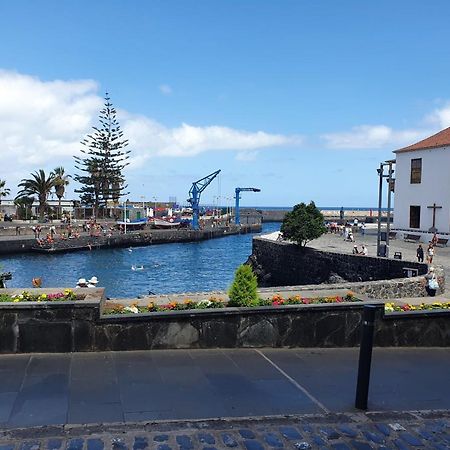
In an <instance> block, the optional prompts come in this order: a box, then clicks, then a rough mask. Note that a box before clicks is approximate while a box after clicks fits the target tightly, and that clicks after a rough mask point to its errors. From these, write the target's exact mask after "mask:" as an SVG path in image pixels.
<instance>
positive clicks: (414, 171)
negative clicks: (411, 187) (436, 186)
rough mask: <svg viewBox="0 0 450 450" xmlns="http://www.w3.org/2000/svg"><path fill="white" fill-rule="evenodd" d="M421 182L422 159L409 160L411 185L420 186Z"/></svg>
mask: <svg viewBox="0 0 450 450" xmlns="http://www.w3.org/2000/svg"><path fill="white" fill-rule="evenodd" d="M421 181H422V158H416V159H412V160H411V184H420V183H421Z"/></svg>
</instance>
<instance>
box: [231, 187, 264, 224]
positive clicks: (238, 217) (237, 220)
mask: <svg viewBox="0 0 450 450" xmlns="http://www.w3.org/2000/svg"><path fill="white" fill-rule="evenodd" d="M243 191H244V192H246V191H247V192H261V189H258V188H240V187H237V188H236V189H235V190H234V192H235V193H236V197H235V198H236V206H235V209H234V223H235V224H236V225H240V224H241V214H240V211H239V200H240V199H241V195H240V194H241V192H243Z"/></svg>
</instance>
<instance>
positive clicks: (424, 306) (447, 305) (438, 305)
mask: <svg viewBox="0 0 450 450" xmlns="http://www.w3.org/2000/svg"><path fill="white" fill-rule="evenodd" d="M430 309H450V302H434V303H421V304H420V305H411V304H409V303H405V304H403V305H397V304H395V303H386V304H385V305H384V311H385V312H388V313H389V312H394V311H396V312H402V311H403V312H406V311H427V310H430Z"/></svg>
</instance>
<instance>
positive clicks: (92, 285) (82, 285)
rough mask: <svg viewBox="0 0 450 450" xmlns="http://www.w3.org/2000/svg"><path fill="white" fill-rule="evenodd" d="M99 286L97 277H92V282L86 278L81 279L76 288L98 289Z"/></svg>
mask: <svg viewBox="0 0 450 450" xmlns="http://www.w3.org/2000/svg"><path fill="white" fill-rule="evenodd" d="M97 284H98V279H97V277H91V279H90V280H86V278H80V279H79V280H78V282H77V285H76V288H95V287H97Z"/></svg>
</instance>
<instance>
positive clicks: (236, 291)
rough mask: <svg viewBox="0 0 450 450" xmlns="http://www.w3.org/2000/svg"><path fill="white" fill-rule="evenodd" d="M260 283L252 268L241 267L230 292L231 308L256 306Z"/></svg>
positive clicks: (243, 265) (237, 271)
mask: <svg viewBox="0 0 450 450" xmlns="http://www.w3.org/2000/svg"><path fill="white" fill-rule="evenodd" d="M257 287H258V281H257V279H256V275H255V274H254V273H253V270H252V268H251V267H250V266H247V265H245V264H242V265H240V266H239V267H238V268H237V270H236V273H235V275H234V281H233V284H232V285H231V288H230V290H229V291H228V296H229V297H230V301H229V303H228V305H229V306H256V305H257V304H258V301H259V299H258V294H257V292H256V288H257Z"/></svg>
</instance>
